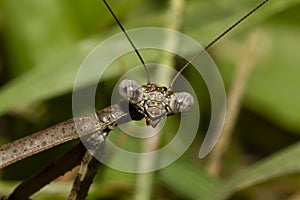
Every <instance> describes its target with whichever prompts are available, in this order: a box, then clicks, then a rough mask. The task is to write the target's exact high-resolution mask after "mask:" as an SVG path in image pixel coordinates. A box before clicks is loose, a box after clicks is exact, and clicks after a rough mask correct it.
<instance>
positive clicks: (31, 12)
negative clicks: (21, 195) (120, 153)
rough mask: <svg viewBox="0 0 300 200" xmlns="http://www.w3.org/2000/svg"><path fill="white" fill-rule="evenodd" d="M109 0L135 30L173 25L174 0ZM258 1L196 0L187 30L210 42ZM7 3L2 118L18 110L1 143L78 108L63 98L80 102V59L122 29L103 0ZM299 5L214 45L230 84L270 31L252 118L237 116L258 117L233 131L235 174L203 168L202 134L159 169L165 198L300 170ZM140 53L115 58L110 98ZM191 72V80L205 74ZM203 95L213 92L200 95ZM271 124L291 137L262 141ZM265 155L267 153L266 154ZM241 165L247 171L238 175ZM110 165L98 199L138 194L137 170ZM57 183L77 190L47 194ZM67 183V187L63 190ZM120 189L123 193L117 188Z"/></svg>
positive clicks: (268, 13)
mask: <svg viewBox="0 0 300 200" xmlns="http://www.w3.org/2000/svg"><path fill="white" fill-rule="evenodd" d="M109 2H110V4H111V6H112V7H113V10H114V11H115V12H116V14H117V15H118V16H119V19H120V21H121V22H122V24H123V25H124V26H125V27H126V28H127V29H132V28H139V27H146V26H159V27H165V26H166V24H165V21H166V13H167V12H168V6H169V4H168V3H166V2H161V1H146V0H133V1H121V0H111V1H109ZM258 2H259V0H256V1H255V2H254V1H250V0H248V1H247V2H246V1H243V2H242V3H241V2H240V1H237V0H226V1H217V0H211V1H198V0H187V1H186V2H185V10H184V16H183V17H182V18H183V19H181V20H182V21H183V26H182V30H180V31H181V32H183V33H185V34H187V35H189V36H191V37H193V38H194V39H195V40H197V41H198V42H199V43H200V44H203V46H205V44H207V43H209V42H210V41H211V40H212V39H213V38H214V37H216V36H217V35H218V34H220V33H221V32H222V31H224V30H225V28H227V27H228V26H230V25H231V24H232V23H233V22H235V21H236V20H237V19H239V18H240V17H241V16H242V15H243V14H245V13H246V12H248V11H249V10H250V9H252V8H253V7H254V6H255V5H257V3H258ZM0 6H1V7H0V26H1V27H0V31H1V43H0V48H1V55H0V61H1V62H0V77H1V84H2V85H1V88H0V115H1V116H2V119H3V120H1V121H0V122H1V124H3V123H4V122H6V121H9V120H11V118H13V120H11V121H9V127H8V128H6V129H7V131H4V130H6V129H4V128H2V129H1V127H0V131H1V132H0V141H1V142H2V141H3V142H4V141H5V140H7V137H6V136H7V135H8V136H10V137H11V133H10V132H19V131H23V130H24V132H26V133H31V132H34V131H36V130H39V129H41V128H44V127H48V126H50V125H52V124H54V123H55V122H57V121H56V120H57V118H58V119H61V118H62V117H60V115H63V114H64V113H70V112H71V111H70V109H69V108H70V107H65V106H64V105H65V102H67V104H68V105H71V104H72V102H71V101H70V94H71V93H72V89H73V83H74V80H75V77H76V73H77V71H78V69H79V67H80V64H81V63H82V62H83V60H84V59H85V57H86V56H87V55H88V54H89V52H90V51H91V50H92V49H93V48H94V47H95V46H96V45H97V44H98V43H100V42H101V41H104V40H105V39H106V38H108V37H110V36H112V35H113V34H115V33H118V32H119V29H118V27H117V26H116V24H115V22H114V21H113V19H112V17H111V16H110V15H109V13H108V11H107V10H106V8H105V7H104V6H103V4H102V2H101V1H95V0H86V1H83V0H75V1H74V0H73V1H71V0H43V1H33V0H22V1H16V0H2V1H0ZM299 8H300V2H299V0H289V1H274V0H273V1H272V0H271V1H270V2H268V3H267V5H265V6H264V7H263V8H262V9H260V10H259V11H257V13H255V14H254V15H253V16H251V17H250V18H249V19H247V20H246V21H245V22H243V24H242V25H240V26H239V27H237V28H236V29H235V30H234V31H233V32H232V33H230V34H228V35H227V36H226V37H225V38H223V39H222V40H221V41H219V42H218V44H216V46H215V48H212V49H211V50H210V53H211V54H212V57H213V59H214V61H215V62H216V64H217V66H218V67H219V69H220V71H221V74H222V76H223V78H224V81H225V84H226V87H227V88H229V87H230V84H231V82H232V79H233V76H234V73H233V71H234V68H235V67H236V65H237V63H238V62H239V59H241V58H240V57H241V56H242V55H241V52H242V51H243V49H245V43H246V40H247V37H248V36H249V33H251V32H253V31H256V30H258V32H259V34H260V37H261V38H262V40H261V41H262V42H261V43H260V44H259V45H258V47H257V49H258V50H257V51H258V52H259V53H258V54H259V56H258V58H253V59H254V60H256V61H255V69H254V71H253V73H252V74H251V75H250V78H249V82H248V84H247V89H246V92H245V95H244V101H243V109H242V112H241V116H243V118H242V119H238V120H237V123H239V122H241V123H242V124H247V123H245V121H246V122H248V121H247V120H248V119H249V118H248V117H249V116H247V114H245V112H244V111H245V110H247V111H248V112H249V111H250V112H251V115H254V116H255V119H254V120H252V121H251V124H248V125H243V126H239V125H238V126H237V127H238V128H236V130H235V131H234V134H236V135H234V136H236V138H235V139H234V140H233V141H232V143H233V144H234V145H232V148H231V149H230V151H229V154H228V155H227V156H226V158H227V160H226V159H225V162H224V165H223V166H222V167H223V168H224V171H226V172H228V173H226V174H224V176H226V177H227V178H224V179H223V178H222V179H221V178H220V179H217V178H215V177H213V176H211V175H208V173H207V172H206V171H205V170H204V167H203V166H204V165H205V162H204V161H199V160H198V158H197V153H198V152H197V151H198V148H199V142H195V144H193V145H192V147H191V148H190V149H189V151H188V153H186V154H185V155H184V158H183V159H180V160H178V161H177V162H175V163H174V164H172V165H171V166H169V167H167V168H165V169H163V170H161V171H159V172H158V173H157V174H154V180H155V181H154V190H153V193H154V194H153V196H155V197H157V198H156V199H169V198H168V197H173V198H174V199H186V198H189V199H209V200H217V199H228V198H230V197H232V196H233V195H235V193H236V192H242V191H243V190H244V189H246V188H248V187H255V186H256V185H257V184H258V183H262V182H268V181H270V180H273V179H275V178H277V177H279V176H285V175H289V174H293V173H299V171H300V167H299V166H300V160H299V153H300V152H299V148H300V144H299V143H296V144H294V145H293V146H290V147H287V146H288V145H286V143H287V141H289V142H288V143H289V144H290V143H295V142H296V140H298V139H299V132H300V112H299V110H300V104H299V102H300V92H299V85H300V81H299V74H300V68H299V66H300V57H299V55H298V54H299V44H300V38H299V35H300V29H299ZM145 39H147V38H145ZM144 56H145V58H146V60H147V61H153V60H154V61H155V60H157V59H159V53H154V54H152V55H149V53H147V52H144ZM135 59H136V58H135V56H133V55H131V56H130V55H129V57H124V58H122V59H121V60H120V61H119V62H118V61H117V62H115V63H113V64H112V66H111V67H110V68H109V70H108V71H107V72H106V73H105V75H104V77H103V79H102V81H103V83H101V84H104V86H103V87H102V88H101V89H102V91H103V93H101V95H103V96H104V97H105V98H106V96H107V98H108V97H110V93H111V92H110V91H109V89H111V87H112V86H111V85H112V84H114V81H115V79H117V78H119V77H120V76H121V75H122V73H123V72H124V71H126V70H129V69H130V68H131V67H132V66H135V65H137V64H139V62H138V60H135ZM188 70H189V68H187V70H186V71H187V72H186V74H187V78H188V79H190V81H191V82H197V79H194V80H193V75H192V74H189V72H188ZM89 83H90V82H89V80H87V82H86V85H83V86H82V87H87V86H88V85H89ZM103 96H101V100H99V101H100V105H99V107H100V108H102V107H104V106H106V105H107V104H109V99H108V100H106V99H105V98H104V97H103ZM199 96H200V97H201V98H204V99H205V98H207V99H208V98H209V97H202V96H201V94H199ZM103 99H105V100H103ZM208 101H209V100H208ZM41 109H42V110H43V111H41ZM201 109H202V108H201ZM203 110H204V111H205V113H204V116H208V115H209V111H206V109H205V108H204V109H203ZM37 113H38V114H37ZM37 116H38V117H37ZM69 117H71V116H69ZM204 118H205V117H204ZM66 119H67V118H66ZM243 120H244V122H243ZM261 121H263V122H264V125H263V126H264V129H263V128H262V129H261V130H259V131H257V132H253V135H252V138H255V139H256V140H255V139H253V140H250V141H245V140H243V138H245V136H243V133H245V132H246V130H249V129H250V130H252V127H256V126H257V127H258V126H259V125H258V124H259V122H261ZM40 124H42V125H40ZM0 126H2V127H5V125H0ZM266 127H267V128H266ZM270 127H271V128H270ZM203 129H204V128H201V130H200V131H203ZM255 130H257V129H255ZM265 131H266V132H267V131H270V132H272V134H276V135H281V136H282V137H281V138H283V140H282V141H278V140H275V139H274V138H273V137H270V138H265V137H264V139H261V138H262V137H263V135H264V134H265ZM2 132H3V133H2ZM250 132H251V131H250ZM19 134H20V135H19ZM21 134H23V133H16V137H21ZM10 139H11V138H10ZM198 140H199V141H200V139H199V138H198ZM257 141H259V142H257ZM281 142H282V143H281ZM274 143H280V144H281V145H279V146H280V148H277V149H274V146H273V144H274ZM260 145H264V146H265V147H266V148H267V149H269V150H270V149H271V150H270V151H271V152H272V155H269V153H270V151H268V152H267V153H266V152H265V151H263V150H261V149H260V148H259V146H260ZM234 147H235V148H234ZM281 148H284V149H283V150H282V151H281V152H279V153H278V152H277V150H279V149H281ZM245 150H247V151H246V152H245ZM264 156H265V157H264ZM249 157H251V158H254V159H252V160H251V162H250V161H249V160H247V158H249ZM262 157H264V158H262ZM228 158H235V160H229V159H228ZM258 158H262V159H260V161H259V162H258V161H257V160H258ZM250 164H251V166H247V165H250ZM199 166H201V167H199ZM231 167H233V169H231ZM235 169H236V170H238V171H239V173H237V174H236V171H235ZM3 173H4V174H5V171H4V172H3ZM103 173H104V175H103V176H101V177H98V178H97V181H96V183H95V185H94V186H93V188H92V192H91V196H90V199H98V198H99V196H97V195H100V196H102V197H116V198H118V197H120V198H121V197H122V198H123V199H130V197H131V196H132V195H133V193H134V192H133V188H134V180H135V178H136V175H135V174H126V173H121V172H116V171H114V170H110V169H107V170H105V172H103ZM7 176H8V177H9V174H8V175H7ZM1 182H2V181H1ZM3 182H5V181H3ZM67 183H68V184H69V182H68V181H67ZM54 184H56V183H54ZM1 185H2V183H1ZM8 185H10V184H8ZM9 187H11V186H7V184H5V187H0V196H1V195H2V194H7V190H9V189H8V188H9ZM278 187H279V186H278ZM95 188H97V189H95ZM277 189H278V188H277ZM4 190H5V191H4ZM55 190H56V191H57V194H59V195H67V194H68V190H67V189H65V188H63V189H61V188H60V186H58V187H56V188H54V189H53V190H52V189H49V190H47V188H45V190H44V191H43V192H42V193H41V194H40V195H42V196H43V195H45V196H46V197H47V195H50V196H51V195H55V192H53V191H55ZM62 190H63V192H65V194H61V193H63V192H62ZM98 190H101V191H100V192H99V191H98ZM162 190H165V191H162ZM116 191H117V192H120V191H121V192H123V194H122V195H120V196H118V195H117V194H119V193H117V192H116ZM278 192H280V188H279V189H278ZM38 198H39V199H42V197H38ZM237 198H238V197H237Z"/></svg>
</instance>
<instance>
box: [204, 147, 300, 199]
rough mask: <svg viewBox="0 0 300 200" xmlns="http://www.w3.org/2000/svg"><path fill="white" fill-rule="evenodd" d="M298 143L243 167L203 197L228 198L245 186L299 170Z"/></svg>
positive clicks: (299, 152) (299, 151) (299, 148)
mask: <svg viewBox="0 0 300 200" xmlns="http://www.w3.org/2000/svg"><path fill="white" fill-rule="evenodd" d="M299 155H300V143H299V142H298V143H296V144H294V145H292V146H291V147H288V148H287V149H285V150H283V151H281V152H278V153H275V154H274V155H272V156H270V157H269V158H266V159H264V160H262V161H260V162H259V163H257V164H254V165H252V166H251V167H249V168H247V169H245V170H244V171H243V172H242V173H240V174H238V175H236V176H233V177H231V178H229V180H227V181H226V180H225V181H224V182H222V184H220V185H219V186H218V187H217V188H214V189H212V190H211V191H210V194H209V195H207V196H206V197H205V198H204V199H205V200H206V199H207V200H221V199H228V198H229V197H230V196H231V195H232V194H234V193H235V192H237V191H240V190H242V189H245V188H247V187H250V186H253V185H256V184H259V183H262V182H264V181H268V180H272V179H274V178H276V177H279V176H285V175H289V174H293V173H299V172H300V159H299Z"/></svg>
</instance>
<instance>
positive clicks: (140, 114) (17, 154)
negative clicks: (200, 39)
mask: <svg viewBox="0 0 300 200" xmlns="http://www.w3.org/2000/svg"><path fill="white" fill-rule="evenodd" d="M268 1H269V0H264V1H263V2H262V3H260V4H259V5H258V6H257V7H255V8H254V9H253V10H251V11H250V12H249V13H247V14H246V15H245V16H244V17H242V18H241V19H240V20H239V21H237V22H236V23H234V24H233V25H232V26H230V27H229V28H228V29H227V30H225V31H224V32H223V33H222V34H221V35H219V36H218V37H217V38H215V39H214V40H213V41H212V42H210V43H209V44H208V45H207V46H206V47H205V48H204V49H203V50H202V51H200V52H199V53H198V54H196V55H195V56H194V57H193V58H192V59H191V60H189V61H188V62H187V63H186V64H185V65H184V66H183V67H182V68H181V69H180V70H179V72H178V73H177V74H176V75H175V77H174V79H173V80H172V82H171V84H170V86H169V87H161V86H157V85H156V84H155V83H152V82H151V81H150V76H149V73H148V71H147V67H146V65H145V62H144V61H143V59H142V56H141V55H140V53H139V52H138V50H137V49H136V47H135V45H134V43H133V41H132V40H131V38H130V37H129V36H128V34H127V33H126V31H125V29H124V28H123V26H122V25H121V23H120V22H119V20H118V19H117V17H116V16H115V14H114V13H113V11H112V10H111V8H110V7H109V5H108V4H107V2H106V1H105V0H103V2H104V3H105V5H106V6H107V8H108V9H109V11H110V12H111V14H112V16H113V17H114V18H115V20H116V22H117V23H118V25H119V26H120V28H121V29H122V31H123V33H124V34H125V36H126V37H127V39H128V41H129V42H130V44H131V45H132V47H133V49H134V51H135V52H136V54H137V56H138V58H139V59H140V61H141V63H142V64H143V66H144V68H145V71H146V74H147V79H148V80H147V84H146V85H140V84H138V83H137V82H136V81H135V80H123V81H121V82H120V84H119V87H118V90H119V93H120V95H121V96H122V97H123V98H124V99H125V101H124V102H121V103H119V104H115V105H111V106H109V107H107V108H104V109H102V110H100V111H98V112H96V113H93V114H90V115H86V116H83V117H79V118H75V119H71V120H67V121H65V122H62V123H60V124H58V125H55V126H53V127H50V128H48V129H45V130H43V131H40V132H37V133H35V134H33V135H30V136H27V137H25V138H21V139H19V140H17V141H14V142H12V143H9V144H5V145H3V146H1V147H0V169H1V168H4V167H6V166H8V165H11V164H13V163H15V162H17V161H19V160H22V159H25V158H27V157H29V156H32V155H34V154H36V153H39V152H41V151H44V150H47V149H49V148H52V147H55V146H57V145H60V144H62V143H65V142H67V141H70V140H74V139H77V138H79V137H88V138H89V139H90V141H91V143H97V140H99V141H100V142H101V141H104V140H105V138H106V136H107V134H108V133H109V132H110V131H111V130H113V129H114V127H115V126H116V125H117V124H120V123H126V122H128V121H130V120H141V119H143V118H145V119H146V123H147V125H150V126H152V127H156V126H157V125H158V124H159V122H160V121H161V120H162V119H165V118H167V117H168V116H170V115H173V114H177V113H182V112H187V111H189V110H190V109H191V108H192V106H193V104H194V99H193V97H192V95H191V94H189V93H187V92H178V93H174V92H173V91H172V89H173V85H174V83H175V81H176V80H177V78H178V76H179V75H180V74H181V73H182V72H183V71H184V70H185V69H186V68H187V67H188V66H189V65H190V64H191V63H193V61H195V60H196V59H197V58H198V57H199V56H200V55H202V54H203V52H205V51H206V50H208V49H209V48H210V47H211V46H213V45H214V44H215V43H216V42H217V41H218V40H220V39H221V38H222V37H223V36H224V35H226V34H227V33H228V32H230V31H231V30H232V29H233V28H234V27H236V26H237V25H238V24H240V23H241V22H242V21H244V20H245V19H246V18H247V17H249V16H250V15H251V14H252V13H253V12H255V11H256V10H257V9H259V8H260V7H261V6H263V5H264V4H265V3H266V2H268ZM128 102H129V105H130V106H129V112H127V110H126V107H127V105H128ZM130 117H131V118H130ZM117 122H118V123H117ZM78 130H79V131H78Z"/></svg>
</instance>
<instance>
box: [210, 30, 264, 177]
mask: <svg viewBox="0 0 300 200" xmlns="http://www.w3.org/2000/svg"><path fill="white" fill-rule="evenodd" d="M259 42H260V41H259V34H258V33H257V32H255V31H254V32H252V33H251V34H250V35H249V37H248V41H247V44H246V45H245V50H244V52H243V55H242V59H240V60H239V61H238V63H237V67H236V72H235V76H234V80H233V82H232V85H231V88H230V90H229V93H228V101H227V102H228V106H227V114H226V119H225V123H224V127H223V131H222V134H221V137H220V139H219V141H218V143H217V144H216V146H215V148H214V149H213V151H212V152H211V154H210V156H209V162H208V165H207V169H208V171H209V173H211V174H213V175H215V176H219V175H220V173H221V168H222V158H223V155H224V154H225V153H226V151H227V149H228V147H229V145H230V138H231V137H232V131H233V129H234V127H235V124H236V121H237V117H238V114H239V112H240V108H241V105H242V101H243V96H244V92H245V89H246V86H247V82H248V78H249V75H250V74H251V71H252V70H253V68H254V66H255V61H257V60H258V59H257V56H258V55H257V54H258V49H259V47H258V46H259V45H258V44H260V43H259Z"/></svg>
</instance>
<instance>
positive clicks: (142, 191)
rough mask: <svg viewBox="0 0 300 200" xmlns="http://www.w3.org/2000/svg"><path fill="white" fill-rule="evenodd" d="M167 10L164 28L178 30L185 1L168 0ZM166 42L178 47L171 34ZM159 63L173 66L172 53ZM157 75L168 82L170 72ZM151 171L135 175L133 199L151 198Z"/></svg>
mask: <svg viewBox="0 0 300 200" xmlns="http://www.w3.org/2000/svg"><path fill="white" fill-rule="evenodd" d="M169 4H170V6H169V10H168V16H167V20H166V26H165V27H166V28H170V29H173V30H180V29H181V25H182V15H183V11H184V6H185V1H184V0H171V1H169ZM166 38H167V39H166V43H165V45H166V46H167V47H168V48H169V49H170V48H171V49H175V48H178V46H177V45H178V41H177V38H174V37H173V36H168V35H166ZM160 63H162V64H165V65H167V66H174V55H172V54H170V53H165V52H162V55H161V61H160ZM154 76H155V77H157V80H164V81H166V79H167V80H168V81H169V82H170V81H171V78H172V77H170V74H168V73H166V74H165V73H162V72H156V74H155V75H154ZM160 136H161V133H160V134H156V135H155V136H154V137H152V138H150V139H148V140H146V141H145V144H143V147H144V148H143V152H151V151H154V150H155V149H157V147H158V146H159V143H160ZM155 162H156V158H155V157H152V158H150V159H149V158H147V160H141V161H140V165H141V167H142V166H143V165H148V166H149V165H153V166H154V165H155ZM153 176H154V173H153V172H149V173H144V174H139V175H137V179H136V185H135V194H134V199H136V200H140V199H143V200H150V199H153V197H151V194H152V186H153Z"/></svg>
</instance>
